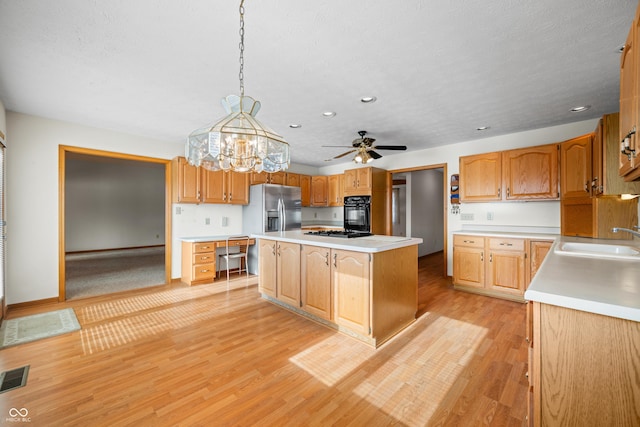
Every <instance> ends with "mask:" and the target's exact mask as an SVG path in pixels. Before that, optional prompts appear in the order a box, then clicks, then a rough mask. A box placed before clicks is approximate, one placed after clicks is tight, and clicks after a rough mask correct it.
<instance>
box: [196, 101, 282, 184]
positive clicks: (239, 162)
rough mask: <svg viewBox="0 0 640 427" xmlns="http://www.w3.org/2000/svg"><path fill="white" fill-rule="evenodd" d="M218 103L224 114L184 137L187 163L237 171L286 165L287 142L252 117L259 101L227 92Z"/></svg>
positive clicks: (271, 170) (266, 169)
mask: <svg viewBox="0 0 640 427" xmlns="http://www.w3.org/2000/svg"><path fill="white" fill-rule="evenodd" d="M222 106H223V107H224V109H225V111H226V112H227V116H226V117H224V118H223V119H222V120H220V121H218V122H217V123H215V124H214V125H211V126H205V127H203V128H201V129H198V130H195V131H193V132H192V133H191V134H190V135H189V137H188V138H187V146H186V152H185V156H186V157H187V160H188V161H189V163H190V164H191V165H194V166H202V167H204V168H205V169H209V170H220V169H221V170H225V171H227V170H234V171H237V172H251V171H255V172H262V171H264V172H278V171H281V170H285V169H287V168H288V167H289V162H290V156H289V144H287V142H286V141H285V140H284V138H282V137H281V136H280V135H278V134H277V133H275V132H274V131H273V130H271V129H270V128H269V127H267V126H265V125H263V124H261V123H260V122H259V121H258V120H257V119H256V118H255V115H256V114H257V113H258V111H259V110H260V102H259V101H256V100H255V99H253V98H251V97H250V96H237V95H229V96H227V97H226V98H223V99H222Z"/></svg>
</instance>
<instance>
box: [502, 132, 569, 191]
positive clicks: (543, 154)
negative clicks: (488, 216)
mask: <svg viewBox="0 0 640 427" xmlns="http://www.w3.org/2000/svg"><path fill="white" fill-rule="evenodd" d="M502 175H503V179H502V182H503V188H504V189H503V192H504V194H503V196H504V199H505V200H532V199H547V200H548V199H557V198H558V197H559V193H558V191H559V190H558V145H557V144H549V145H540V146H536V147H527V148H521V149H517V150H509V151H504V152H503V153H502Z"/></svg>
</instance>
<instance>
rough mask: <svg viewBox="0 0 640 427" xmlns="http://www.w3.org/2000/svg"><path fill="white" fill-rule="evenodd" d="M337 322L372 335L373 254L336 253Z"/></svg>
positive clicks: (334, 251) (334, 271) (335, 313)
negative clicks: (371, 268)
mask: <svg viewBox="0 0 640 427" xmlns="http://www.w3.org/2000/svg"><path fill="white" fill-rule="evenodd" d="M332 262H333V286H334V295H335V300H336V302H335V307H334V319H335V322H336V323H337V324H338V325H342V326H345V327H347V328H349V329H351V330H352V331H354V332H357V333H361V334H363V335H369V334H370V322H369V318H370V307H369V304H370V289H371V285H370V280H369V278H370V265H371V262H370V261H369V254H367V253H362V252H351V251H343V250H332Z"/></svg>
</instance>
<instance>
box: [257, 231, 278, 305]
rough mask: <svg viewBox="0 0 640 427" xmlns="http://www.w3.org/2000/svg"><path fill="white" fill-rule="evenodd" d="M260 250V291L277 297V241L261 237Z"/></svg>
mask: <svg viewBox="0 0 640 427" xmlns="http://www.w3.org/2000/svg"><path fill="white" fill-rule="evenodd" d="M258 251H259V256H258V266H259V267H258V274H259V276H258V290H259V291H260V293H263V294H265V295H269V296H270V297H273V298H276V280H277V275H276V264H277V257H276V254H277V242H276V241H275V240H266V239H260V243H259V245H258Z"/></svg>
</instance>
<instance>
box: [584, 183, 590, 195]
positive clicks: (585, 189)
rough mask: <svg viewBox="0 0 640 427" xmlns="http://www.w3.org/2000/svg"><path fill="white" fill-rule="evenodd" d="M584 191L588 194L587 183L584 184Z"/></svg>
mask: <svg viewBox="0 0 640 427" xmlns="http://www.w3.org/2000/svg"><path fill="white" fill-rule="evenodd" d="M584 191H586V192H587V193H588V192H589V181H587V182H585V183H584Z"/></svg>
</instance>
